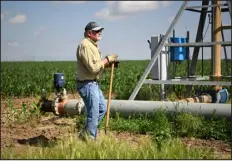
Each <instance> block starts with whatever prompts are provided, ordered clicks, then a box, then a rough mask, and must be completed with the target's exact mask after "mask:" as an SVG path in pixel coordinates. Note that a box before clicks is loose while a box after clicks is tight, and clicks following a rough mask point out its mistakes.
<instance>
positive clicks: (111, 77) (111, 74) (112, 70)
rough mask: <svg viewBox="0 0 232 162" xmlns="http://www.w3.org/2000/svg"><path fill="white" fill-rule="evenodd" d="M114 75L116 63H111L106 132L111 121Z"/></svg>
mask: <svg viewBox="0 0 232 162" xmlns="http://www.w3.org/2000/svg"><path fill="white" fill-rule="evenodd" d="M113 76H114V63H112V65H111V73H110V90H109V97H108V102H107V113H106V125H105V134H106V133H107V128H108V123H109V116H110V101H111V92H112V83H113Z"/></svg>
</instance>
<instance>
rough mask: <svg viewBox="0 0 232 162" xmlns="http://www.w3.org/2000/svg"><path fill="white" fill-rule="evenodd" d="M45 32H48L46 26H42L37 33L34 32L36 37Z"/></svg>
mask: <svg viewBox="0 0 232 162" xmlns="http://www.w3.org/2000/svg"><path fill="white" fill-rule="evenodd" d="M45 31H46V28H45V27H44V26H41V27H40V28H39V29H38V30H37V31H35V32H34V36H38V35H40V34H41V33H43V32H45Z"/></svg>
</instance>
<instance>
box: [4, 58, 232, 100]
mask: <svg viewBox="0 0 232 162" xmlns="http://www.w3.org/2000/svg"><path fill="white" fill-rule="evenodd" d="M148 64H149V60H143V61H121V62H120V67H119V68H118V69H115V70H114V80H113V92H114V94H115V98H116V99H128V98H129V97H130V95H131V93H132V92H133V90H134V88H135V87H136V85H137V83H138V81H139V79H140V77H141V76H142V74H143V72H144V70H145V68H146V67H147V65H148ZM203 65H204V70H203V75H208V76H209V75H210V74H211V71H210V66H211V65H210V61H209V60H204V62H203ZM174 66H175V67H176V68H175V69H176V70H175V71H176V72H175V73H174V70H173V69H174V68H173V67H174ZM76 67H77V63H76V62H75V61H63V62H51V61H49V62H2V63H1V96H2V98H9V97H28V96H38V95H40V94H41V90H42V89H43V88H44V89H46V91H47V92H48V93H49V94H51V93H53V92H54V87H53V75H54V73H64V76H65V88H66V90H67V92H68V93H76V83H75V77H76ZM201 68H202V62H201V61H199V62H198V63H197V68H196V71H197V72H196V75H201V74H202V69H201ZM230 73H231V61H230V64H229V69H227V68H226V64H225V61H224V60H223V61H222V75H227V76H228V75H230ZM170 74H171V77H172V78H173V77H174V76H179V77H186V76H187V62H186V61H185V62H182V63H180V64H178V63H177V64H176V65H173V63H171V66H170ZM147 78H148V79H149V78H151V73H150V74H149V75H148V77H147ZM109 83H110V68H108V69H106V70H105V72H104V73H103V75H102V77H101V79H100V81H99V84H100V86H101V88H102V90H103V91H104V93H105V94H106V97H107V92H108V89H109ZM205 87H206V89H207V88H209V87H207V86H204V87H202V86H194V89H193V90H195V89H199V88H200V89H204V88H205ZM185 90H186V86H184V85H175V86H171V92H175V93H171V94H170V96H169V97H173V96H174V98H175V97H178V96H181V94H182V93H183V92H184V91H185ZM229 91H230V89H229ZM193 93H194V91H193ZM136 99H146V100H159V85H143V86H142V88H141V89H140V91H139V93H138V95H137V96H136Z"/></svg>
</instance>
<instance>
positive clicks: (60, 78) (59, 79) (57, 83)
mask: <svg viewBox="0 0 232 162" xmlns="http://www.w3.org/2000/svg"><path fill="white" fill-rule="evenodd" d="M64 84H65V80H64V74H63V73H55V74H54V88H56V89H60V88H63V87H64Z"/></svg>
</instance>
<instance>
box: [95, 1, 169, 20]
mask: <svg viewBox="0 0 232 162" xmlns="http://www.w3.org/2000/svg"><path fill="white" fill-rule="evenodd" d="M170 4H171V2H169V1H108V2H106V6H107V7H106V8H103V9H102V10H100V11H98V12H96V13H95V16H96V17H98V18H101V19H107V20H117V19H121V18H124V17H126V16H129V15H133V14H135V13H139V12H145V11H151V10H155V9H158V8H160V7H166V6H168V5H170Z"/></svg>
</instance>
